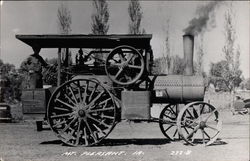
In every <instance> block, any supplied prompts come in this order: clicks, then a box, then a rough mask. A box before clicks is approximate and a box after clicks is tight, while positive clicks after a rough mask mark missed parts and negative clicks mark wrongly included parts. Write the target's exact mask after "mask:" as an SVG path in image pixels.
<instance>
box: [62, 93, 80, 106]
mask: <svg viewBox="0 0 250 161" xmlns="http://www.w3.org/2000/svg"><path fill="white" fill-rule="evenodd" d="M64 96H65V97H66V98H67V99H68V100H69V102H70V103H72V104H73V105H74V106H76V103H77V102H74V101H73V100H72V99H71V98H70V97H69V96H68V95H67V94H66V93H64Z"/></svg>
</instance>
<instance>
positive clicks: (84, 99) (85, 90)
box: [83, 82, 89, 103]
mask: <svg viewBox="0 0 250 161" xmlns="http://www.w3.org/2000/svg"><path fill="white" fill-rule="evenodd" d="M88 87H89V82H87V84H86V87H85V88H84V93H83V103H86V99H87V90H88Z"/></svg>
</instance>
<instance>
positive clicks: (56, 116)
mask: <svg viewBox="0 0 250 161" xmlns="http://www.w3.org/2000/svg"><path fill="white" fill-rule="evenodd" d="M72 115H73V114H72V113H66V114H60V115H52V116H51V118H58V117H66V116H72Z"/></svg>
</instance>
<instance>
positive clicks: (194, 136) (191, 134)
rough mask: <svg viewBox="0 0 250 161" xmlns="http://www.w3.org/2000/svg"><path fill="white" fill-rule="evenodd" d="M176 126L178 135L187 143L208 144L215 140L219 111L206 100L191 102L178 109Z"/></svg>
mask: <svg viewBox="0 0 250 161" xmlns="http://www.w3.org/2000/svg"><path fill="white" fill-rule="evenodd" d="M177 126H178V132H179V134H180V136H181V137H182V138H183V139H184V140H185V141H186V142H187V143H188V144H191V145H196V144H204V145H205V146H208V145H211V144H213V143H214V142H215V141H216V140H217V138H218V135H219V133H220V131H221V127H222V121H221V120H220V118H219V112H218V111H217V109H216V108H215V107H213V106H212V105H210V104H208V103H206V102H192V103H189V104H187V105H186V106H185V107H184V108H183V109H182V110H181V111H180V113H179V115H178V117H177ZM182 127H186V128H182Z"/></svg>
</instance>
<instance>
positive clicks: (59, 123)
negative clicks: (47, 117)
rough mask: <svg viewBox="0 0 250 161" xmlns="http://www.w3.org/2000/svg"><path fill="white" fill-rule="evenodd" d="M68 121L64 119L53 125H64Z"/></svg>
mask: <svg viewBox="0 0 250 161" xmlns="http://www.w3.org/2000/svg"><path fill="white" fill-rule="evenodd" d="M65 123H66V121H65V120H64V121H61V122H58V123H56V124H55V125H53V126H52V127H54V128H55V127H57V126H59V125H63V124H65Z"/></svg>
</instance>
